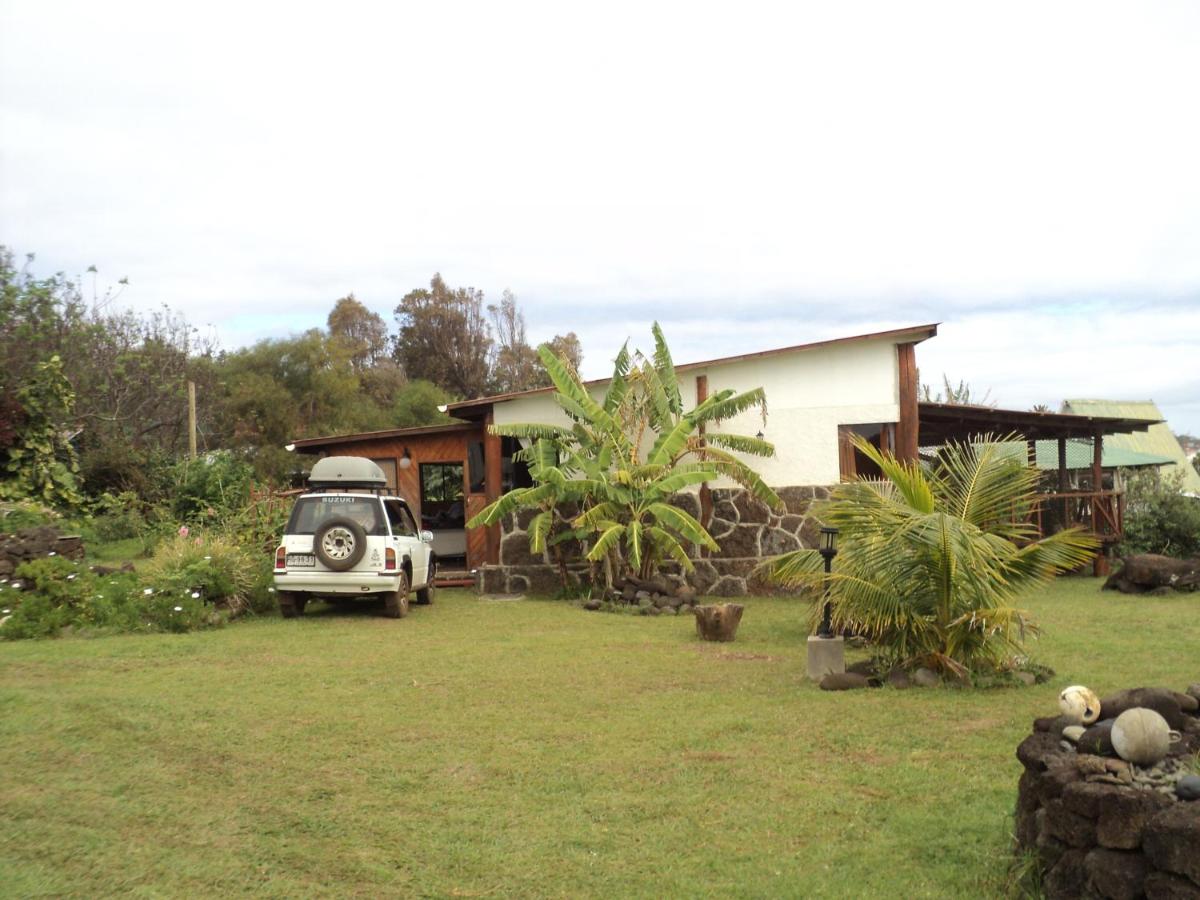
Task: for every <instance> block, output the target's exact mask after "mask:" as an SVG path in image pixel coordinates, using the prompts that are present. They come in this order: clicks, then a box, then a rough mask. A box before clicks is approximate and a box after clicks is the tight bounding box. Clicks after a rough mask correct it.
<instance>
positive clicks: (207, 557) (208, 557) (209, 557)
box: [204, 556, 212, 559]
mask: <svg viewBox="0 0 1200 900" xmlns="http://www.w3.org/2000/svg"><path fill="white" fill-rule="evenodd" d="M204 558H205V559H212V557H211V556H206V557H204Z"/></svg>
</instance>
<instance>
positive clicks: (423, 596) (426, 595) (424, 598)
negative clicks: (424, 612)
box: [417, 563, 437, 606]
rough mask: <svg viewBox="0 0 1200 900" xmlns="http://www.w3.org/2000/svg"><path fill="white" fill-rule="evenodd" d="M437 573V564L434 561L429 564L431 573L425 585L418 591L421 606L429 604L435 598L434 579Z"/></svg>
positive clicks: (418, 600)
mask: <svg viewBox="0 0 1200 900" xmlns="http://www.w3.org/2000/svg"><path fill="white" fill-rule="evenodd" d="M436 575H437V566H436V565H435V564H434V563H430V564H429V575H428V576H427V578H426V582H425V587H423V588H420V589H419V590H418V591H417V603H419V604H420V605H421V606H429V604H431V603H433V598H434V595H435V593H436V588H434V586H433V579H434V577H435V576H436Z"/></svg>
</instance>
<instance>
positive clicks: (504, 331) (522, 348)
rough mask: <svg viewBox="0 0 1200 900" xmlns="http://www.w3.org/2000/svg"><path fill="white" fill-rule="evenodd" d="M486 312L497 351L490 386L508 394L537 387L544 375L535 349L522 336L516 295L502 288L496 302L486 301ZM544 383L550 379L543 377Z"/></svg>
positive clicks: (522, 324)
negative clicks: (502, 290) (502, 291)
mask: <svg viewBox="0 0 1200 900" xmlns="http://www.w3.org/2000/svg"><path fill="white" fill-rule="evenodd" d="M488 316H489V317H490V318H491V320H492V328H493V329H494V330H495V341H496V354H495V358H494V359H493V361H492V387H493V389H495V390H496V391H497V392H499V393H502V394H507V393H510V392H512V391H524V390H527V389H529V388H532V387H539V386H540V381H541V379H542V378H544V377H545V369H543V368H542V366H541V361H540V360H539V359H538V355H537V351H536V350H534V349H533V348H532V347H530V346H529V343H528V342H527V341H526V340H525V316H524V314H523V313H522V312H521V311H520V310H519V309H518V308H517V298H516V297H514V296H513V295H512V292H511V291H508V290H505V292H504V294H503V295H502V296H501V298H500V302H499V303H492V304H489V305H488ZM545 383H546V384H549V383H550V382H549V379H548V378H546V382H545Z"/></svg>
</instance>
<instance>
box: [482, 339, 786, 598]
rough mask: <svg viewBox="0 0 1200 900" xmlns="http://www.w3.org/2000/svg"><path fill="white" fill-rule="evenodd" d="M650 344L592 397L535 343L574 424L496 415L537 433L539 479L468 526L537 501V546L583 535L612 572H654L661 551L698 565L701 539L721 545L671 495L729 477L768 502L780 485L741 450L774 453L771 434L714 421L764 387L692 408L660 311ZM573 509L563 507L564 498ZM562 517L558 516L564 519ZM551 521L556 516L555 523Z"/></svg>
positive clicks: (533, 527)
mask: <svg viewBox="0 0 1200 900" xmlns="http://www.w3.org/2000/svg"><path fill="white" fill-rule="evenodd" d="M652 331H653V335H654V352H653V353H652V354H651V355H649V356H646V355H644V354H641V353H630V351H629V348H628V344H626V345H625V346H623V347H622V348H621V350H620V352H619V353H618V354H617V357H616V360H615V362H614V366H613V375H612V378H611V379H610V380H609V382H608V386H607V388H606V390H605V393H604V396H603V398H602V399H599V400H597V399H596V398H594V397H593V396H592V394H591V392H590V391H589V390H588V389H587V387H586V386H585V385H584V384H583V382H582V381H581V380H580V378H579V376H578V374H576V373H575V372H574V371H573V370H572V369H571V367H570V366H569V365H568V364H567V363H566V362H565V361H563V360H561V359H559V358H557V357H556V356H555V355H554V354H553V352H552V351H551V350H550V349H549V347H548V346H545V345H543V346H542V347H539V348H538V354H539V356H540V357H541V360H542V364H543V365H544V366H545V368H546V371H547V373H549V375H550V378H551V381H552V382H553V384H554V388H555V395H554V396H555V401H556V402H557V404H558V406H559V408H560V409H561V410H562V411H563V413H564V415H565V416H566V418H567V420H568V422H569V423H570V424H568V425H544V424H533V423H530V424H511V425H493V426H492V431H493V433H496V434H502V435H507V436H510V437H516V438H520V439H522V440H525V441H528V442H530V446H529V447H528V448H527V449H525V450H523V451H521V452H522V454H523V457H524V459H525V461H526V462H527V464H528V465H529V472H530V476H531V478H532V480H533V482H534V484H533V486H532V487H527V488H517V489H515V490H512V491H509V492H508V493H506V494H505V495H504V496H503V497H501V498H499V499H498V500H497V501H495V502H494V503H492V504H491V505H490V506H488V507H487V508H485V509H484V510H482V511H481V512H480V513H479V514H478V515H477V516H475V517H474V518H473V519H471V521H470V522H468V523H467V525H468V527H472V528H473V527H476V526H477V525H490V524H493V523H494V522H498V521H500V520H501V519H503V518H504V517H505V516H507V515H509V514H510V513H512V512H514V511H516V510H521V509H536V510H537V513H536V515H535V516H534V517H533V519H532V520H531V522H530V526H529V540H530V550H531V551H533V552H534V553H540V552H542V551H543V550H544V549H545V548H546V547H547V546H548V542H549V545H554V544H555V542H556V541H557V542H561V541H563V540H566V539H568V538H581V539H586V540H587V542H588V548H587V554H586V557H587V559H588V560H590V561H592V562H593V563H599V562H604V563H605V564H606V571H607V572H609V573H612V572H617V573H623V572H624V571H629V572H631V573H633V574H636V575H638V576H640V577H642V578H648V577H650V576H652V575H653V574H654V573H655V572H656V570H657V568H658V567H659V565H660V564H661V563H662V562H663V561H664V560H668V559H670V560H673V561H674V562H676V563H677V564H678V565H679V566H680V567H681V568H683V569H684V570H686V571H691V570H692V569H693V568H694V565H693V563H692V559H691V557H692V555H693V553H689V550H691V549H693V548H697V547H702V548H706V549H708V550H717V549H719V548H718V546H717V543H716V541H714V540H713V538H712V536H711V535H710V534H709V533H708V530H707V529H706V528H705V526H704V525H703V524H702V523H701V522H699V521H698V520H697V519H696V518H695V517H694V516H692V515H691V514H689V513H688V512H686V511H685V510H682V509H680V508H679V507H677V506H675V505H673V504H672V503H671V499H672V498H673V497H674V495H675V494H677V493H678V492H680V491H683V490H688V489H690V488H692V487H695V486H696V485H699V484H702V483H704V482H709V481H716V480H717V479H718V478H721V477H726V478H729V479H731V480H733V481H735V482H737V483H738V484H740V485H742V486H743V487H745V488H746V489H747V490H748V491H750V492H751V494H752V495H753V496H754V497H756V498H758V499H759V500H762V501H763V502H764V503H766V504H767V505H769V506H771V507H772V508H776V509H778V508H780V507H781V506H782V504H781V502H780V500H779V497H778V495H777V494H776V493H775V492H774V491H773V490H772V489H771V488H770V487H768V486H767V484H766V483H765V482H763V480H762V478H761V477H759V475H758V473H757V472H755V471H754V469H753V468H751V467H750V466H749V465H748V464H747V463H746V462H745V461H744V460H742V459H741V458H739V456H738V455H737V454H744V455H751V456H760V457H769V456H773V455H774V453H775V448H774V446H773V445H772V444H770V443H769V442H767V441H764V440H760V439H759V438H754V437H747V436H743V435H735V434H726V433H723V432H720V431H710V430H708V429H710V428H716V427H717V426H718V425H719V424H720V422H721V421H723V420H726V419H729V418H732V417H734V416H736V415H738V414H740V413H743V412H746V411H749V410H754V409H759V410H760V411H761V413H762V415H763V417H764V420H765V417H766V397H765V395H764V393H763V391H762V389H761V388H757V389H754V390H751V391H745V392H741V393H739V392H737V391H733V390H729V389H726V390H721V391H717V392H715V393H714V394H713V395H712V396H710V397H709V398H707V399H706V400H704V401H703V402H701V403H700V404H698V405H697V406H695V407H694V408H693V409H690V410H685V408H684V403H683V397H682V394H681V391H680V388H679V380H678V377H677V375H676V372H675V365H674V362H673V361H672V359H671V354H670V351H669V349H668V347H667V342H666V339H665V338H664V337H663V333H662V329H661V328H660V327H659V325H658V323H657V322H656V323H654V326H653V329H652ZM564 507H570V508H571V509H572V510H573V511H574V512H573V515H571V516H570V517H569V518H567V519H563V517H562V514H561V510H562V509H563V508H564ZM560 520H561V521H560ZM556 523H559V524H561V525H562V526H563V527H561V528H560V529H559V530H558V532H557V533H556V534H553V535H552V532H554V530H555V525H556Z"/></svg>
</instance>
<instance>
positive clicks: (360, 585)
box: [275, 571, 400, 594]
mask: <svg viewBox="0 0 1200 900" xmlns="http://www.w3.org/2000/svg"><path fill="white" fill-rule="evenodd" d="M399 588H400V573H398V572H380V573H378V574H376V573H375V572H279V571H277V572H275V589H276V590H278V591H307V592H309V593H313V594H371V593H382V592H385V591H395V590H398V589H399Z"/></svg>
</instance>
